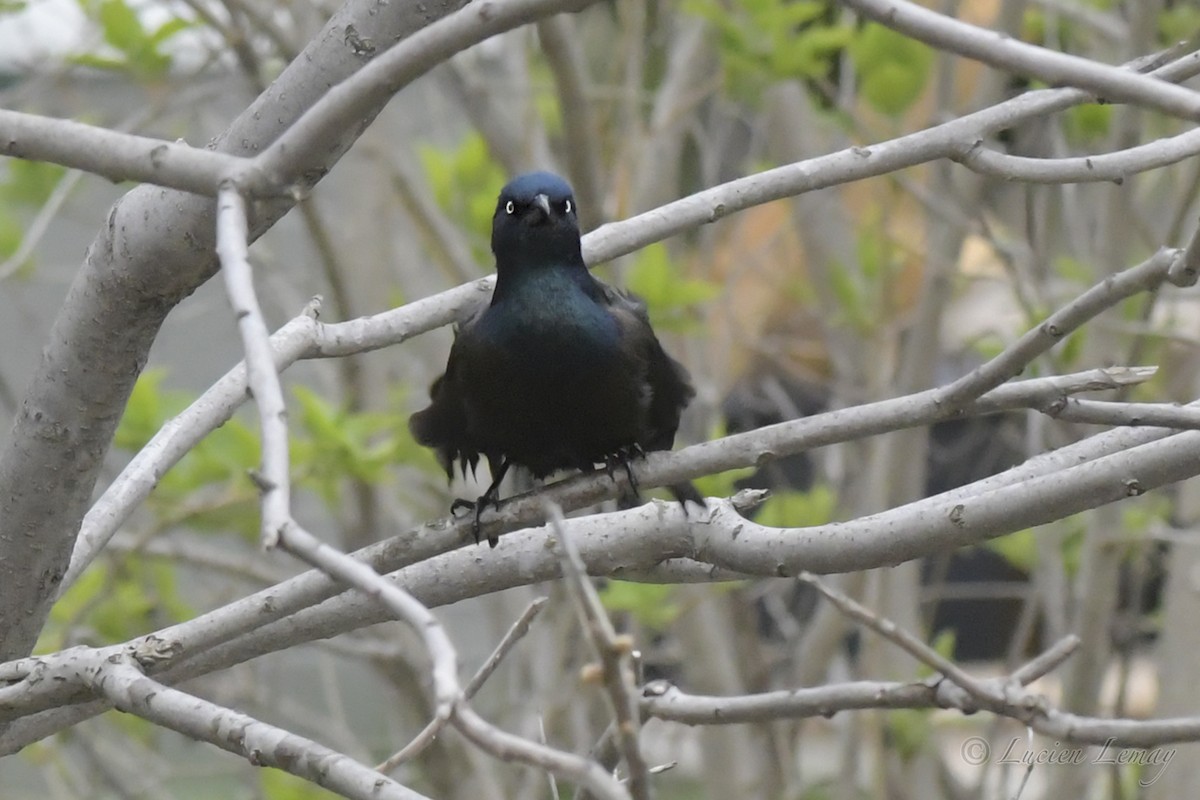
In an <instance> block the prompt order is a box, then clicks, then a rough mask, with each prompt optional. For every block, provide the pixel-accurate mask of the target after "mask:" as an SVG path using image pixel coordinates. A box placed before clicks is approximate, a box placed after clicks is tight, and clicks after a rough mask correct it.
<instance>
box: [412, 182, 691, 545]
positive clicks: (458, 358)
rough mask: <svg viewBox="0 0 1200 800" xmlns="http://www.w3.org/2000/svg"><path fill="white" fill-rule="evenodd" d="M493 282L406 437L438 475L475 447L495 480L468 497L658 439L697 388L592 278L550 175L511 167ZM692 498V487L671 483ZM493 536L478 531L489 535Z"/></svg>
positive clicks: (639, 309) (474, 460)
mask: <svg viewBox="0 0 1200 800" xmlns="http://www.w3.org/2000/svg"><path fill="white" fill-rule="evenodd" d="M492 253H493V254H494V255H495V257H496V288H495V290H494V292H493V293H492V300H491V303H490V304H488V305H486V306H481V308H480V309H479V311H477V312H476V313H475V314H473V315H471V317H470V318H469V319H467V320H466V321H465V322H463V323H462V325H460V326H459V328H458V330H457V332H456V335H455V338H454V345H453V347H451V349H450V358H449V360H448V361H447V363H446V372H445V374H443V375H442V376H441V377H440V378H438V379H437V380H436V381H434V382H433V386H432V387H430V390H429V394H430V398H431V403H430V405H429V407H428V408H426V409H424V410H423V411H418V412H417V413H415V414H413V415H412V418H411V419H410V420H409V429H410V430H411V431H412V434H413V437H414V438H415V439H416V440H417V441H418V442H420V443H421V444H423V445H425V446H427V447H432V448H434V449H435V450H436V451H437V456H438V461H439V462H440V463H441V465H442V466H443V467H444V468H445V470H446V474H447V475H448V476H450V477H453V474H454V465H455V462H456V461H457V462H458V465H459V467H460V468H461V470H462V471H463V472H464V473H465V472H466V469H467V467H468V466H469V467H470V468H471V470H472V471H474V469H475V467H476V465H477V464H478V463H479V457H480V456H481V455H482V456H483V457H484V458H486V459H487V462H488V466H489V467H490V468H491V473H492V483H491V485H490V486H489V487H488V489H487V491H486V492H484V493H483V495H481V496H480V497H479V499H478V500H476V501H475V502H474V503H472V502H470V501H468V500H461V499H460V500H456V501H455V502H454V504H453V506H452V507H451V508H452V510H458V509H460V508H464V507H465V508H473V509H474V511H475V527H474V532H475V541H479V515H480V514H481V513H482V512H483V509H484V508H485V507H486V506H487V504H488V503H491V504H492V505H493V506H495V507H496V508H499V506H500V503H499V487H500V481H501V480H502V479H503V478H504V475H505V473H506V472H507V471H508V469H509V467H511V466H513V465H514V464H515V465H518V466H521V467H524V468H526V469H528V470H529V471H530V472H531V473H533V475H534V477H535V478H544V477H546V476H547V475H549V474H550V473H552V472H555V471H556V470H560V469H580V470H583V471H585V472H586V471H591V470H593V469H595V467H596V465H597V464H599V463H604V464H605V465H606V466H607V467H608V470H609V473H610V474H612V470H613V468H614V467H615V466H618V465H620V466H624V468H625V471H626V473H627V475H628V476H629V478H630V485H631V488H632V491H633V493H634V496H635V497H636V493H637V486H636V484H635V483H634V481H633V473H632V470H631V469H630V467H629V459H630V458H632V457H634V456H637V455H640V454H641V453H643V452H644V451H648V450H669V449H670V448H671V446H672V444H673V442H674V439H675V431H676V430H677V429H678V428H679V416H680V413H681V412H682V411H683V408H684V406H686V405H687V404H688V402H689V401H690V400H691V399H692V396H693V395H694V394H695V391H694V390H693V389H692V386H691V383H690V382H689V379H688V375H687V371H686V370H685V369H684V368H683V366H682V365H681V364H680V363H679V362H678V361H676V360H675V359H673V358H671V357H670V356H669V355H667V354H666V352H664V351H663V348H662V345H661V344H659V341H658V339H657V338H656V337H655V335H654V331H653V329H652V328H651V327H650V320H649V318H648V317H647V315H646V308H645V306H644V304H642V303H641V301H640V300H638V299H636V298H634V297H633V296H631V295H627V294H624V293H621V292H618V291H617V290H615V289H613V288H612V287H610V286H608V285H606V284H604V283H602V282H600V281H599V280H597V279H595V278H593V277H592V275H591V273H590V272H588V269H587V266H586V265H585V264H584V263H583V255H582V253H581V251H580V243H579V222H578V220H577V218H576V208H575V198H574V196H573V195H572V192H571V187H570V186H569V185H568V184H567V182H566V181H564V180H563V179H562V178H560V177H558V176H557V175H554V174H551V173H549V172H532V173H529V174H526V175H521V176H519V177H517V178H514V179H513V180H512V181H511V182H509V184H508V185H507V186H505V187H504V189H502V190H501V192H500V198H499V200H498V202H497V203H496V213H495V215H494V216H493V217H492ZM671 489H672V491H673V492H674V494H675V496H676V497H677V498H678V499H679V501H680V502H681V503H682V502H684V501H685V500H690V501H693V502H696V503H699V504H701V505H703V500H702V499H701V497H700V494H699V493H698V492H697V491H696V489H695V487H693V486H692V485H691V484H682V485H679V486H673V487H671ZM497 541H498V539H497V537H496V536H494V535H492V536H489V537H488V542H489V543H490V544H491V546H492V547H495V546H496V543H497Z"/></svg>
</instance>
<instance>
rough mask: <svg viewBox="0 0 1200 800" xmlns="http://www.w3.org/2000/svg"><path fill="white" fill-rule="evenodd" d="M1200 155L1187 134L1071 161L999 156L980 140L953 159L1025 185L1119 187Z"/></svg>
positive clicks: (1199, 137)
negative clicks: (1107, 184)
mask: <svg viewBox="0 0 1200 800" xmlns="http://www.w3.org/2000/svg"><path fill="white" fill-rule="evenodd" d="M1197 153H1200V132H1198V131H1196V130H1190V131H1186V132H1184V133H1181V134H1178V135H1176V136H1171V137H1168V138H1166V139H1159V140H1157V141H1154V142H1148V143H1146V144H1141V145H1138V146H1136V147H1130V148H1127V149H1125V150H1118V151H1116V152H1113V153H1100V154H1098V155H1092V156H1073V157H1071V158H1028V157H1025V156H1012V155H1008V154H1007V153H1000V152H997V151H995V150H991V149H989V148H986V147H984V146H983V142H982V141H978V142H976V143H975V146H974V147H972V148H970V149H969V150H967V151H966V152H965V153H963V154H961V155H958V156H955V157H954V160H955V161H957V162H958V163H959V164H962V165H963V166H964V167H966V168H967V169H969V170H971V171H972V172H978V173H980V174H981V175H992V176H995V177H997V178H1003V179H1004V180H1006V181H1023V182H1025V183H1095V182H1099V181H1112V182H1113V183H1116V184H1121V183H1123V182H1124V181H1125V179H1126V178H1128V177H1130V176H1132V175H1136V174H1137V173H1139V172H1146V171H1148V170H1152V169H1157V168H1159V167H1163V166H1167V165H1169V164H1178V163H1179V162H1180V161H1183V160H1184V159H1188V158H1191V157H1192V156H1194V155H1196V154H1197Z"/></svg>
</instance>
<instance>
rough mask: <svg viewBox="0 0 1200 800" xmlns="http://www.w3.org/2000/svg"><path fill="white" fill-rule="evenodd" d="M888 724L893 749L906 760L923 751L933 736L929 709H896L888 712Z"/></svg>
mask: <svg viewBox="0 0 1200 800" xmlns="http://www.w3.org/2000/svg"><path fill="white" fill-rule="evenodd" d="M886 725H887V733H888V741H889V744H890V745H891V749H893V750H894V751H895V752H896V753H898V754H899V755H900V758H901V759H903V760H905V761H911V760H913V759H914V758H916V757H917V756H919V755H920V754H921V753H923V752H924V751H925V750H926V749H927V748H928V746H929V742H930V740H931V739H932V736H933V723H932V722H931V721H930V719H929V712H927V711H920V710H917V709H911V708H898V709H895V710H894V711H890V712H888V715H887V723H886Z"/></svg>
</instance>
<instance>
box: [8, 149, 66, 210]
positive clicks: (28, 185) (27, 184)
mask: <svg viewBox="0 0 1200 800" xmlns="http://www.w3.org/2000/svg"><path fill="white" fill-rule="evenodd" d="M3 168H4V171H3V175H4V177H3V178H0V202H4V203H12V204H13V205H20V206H27V207H30V208H37V207H39V206H41V205H42V204H43V203H45V202H46V201H47V200H48V199H50V195H51V193H53V192H54V188H55V187H56V186H58V182H59V181H60V180H62V177H63V175H65V174H66V172H67V168H66V167H60V166H59V165H58V164H50V163H48V162H45V161H26V160H24V159H20V158H11V159H7V160H5V161H4V162H3Z"/></svg>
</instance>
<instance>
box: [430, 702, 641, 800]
mask: <svg viewBox="0 0 1200 800" xmlns="http://www.w3.org/2000/svg"><path fill="white" fill-rule="evenodd" d="M454 727H455V728H457V729H458V730H459V732H461V733H462V734H463V735H464V736H466V737H467V738H468V739H470V740H471V741H472V742H474V743H475V744H476V745H478V746H479V747H480V748H482V749H483V750H485V751H487V752H488V753H491V754H492V755H493V756H495V757H496V758H499V759H501V760H503V761H519V762H521V763H523V764H529V765H531V766H535V767H539V768H541V769H544V770H546V771H548V772H551V773H553V774H555V775H557V776H558V777H560V778H563V779H566V780H569V781H571V782H572V783H576V784H582V785H584V786H586V787H587V788H588V791H590V792H591V793H592V794H594V795H595V796H596V797H599V798H604V799H605V800H631V798H630V797H629V793H628V792H626V791H625V788H624V787H623V786H621V784H620V783H618V782H617V781H615V780H613V778H612V777H611V776H610V775H609V774H608V773H606V772H605V771H604V770H603V769H601V768H600V765H599V764H597V763H596V762H594V761H590V760H588V759H586V758H580V757H579V756H576V755H572V754H570V753H564V752H562V751H559V750H555V749H554V748H552V747H548V746H546V745H543V744H538V743H537V742H531V741H529V740H528V739H522V738H521V737H520V736H514V735H512V734H511V733H508V732H507V731H502V730H500V729H499V728H496V727H494V726H492V725H490V724H488V723H487V722H485V721H484V719H483V718H482V717H480V716H479V715H478V714H476V713H475V712H474V711H472V710H471V709H470V708H468V707H467V706H466V705H465V704H462V703H460V704H459V705H458V706H457V707H456V708H455V710H454Z"/></svg>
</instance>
